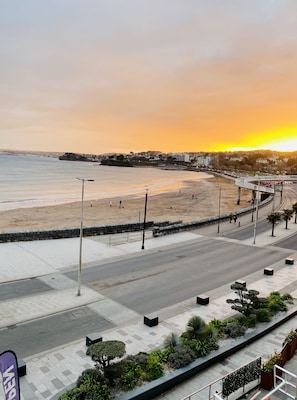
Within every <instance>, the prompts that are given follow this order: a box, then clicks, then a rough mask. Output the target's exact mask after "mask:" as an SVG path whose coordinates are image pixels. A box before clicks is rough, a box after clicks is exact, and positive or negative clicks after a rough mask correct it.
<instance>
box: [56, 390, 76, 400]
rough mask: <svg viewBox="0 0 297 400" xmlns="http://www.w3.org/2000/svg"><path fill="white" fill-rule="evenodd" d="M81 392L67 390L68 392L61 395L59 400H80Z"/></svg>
mask: <svg viewBox="0 0 297 400" xmlns="http://www.w3.org/2000/svg"><path fill="white" fill-rule="evenodd" d="M80 399H81V391H80V389H78V388H74V389H70V390H67V392H65V393H63V394H61V396H59V398H58V400H80Z"/></svg>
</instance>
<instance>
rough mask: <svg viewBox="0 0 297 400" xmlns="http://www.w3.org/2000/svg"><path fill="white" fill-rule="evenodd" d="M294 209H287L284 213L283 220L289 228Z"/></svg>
mask: <svg viewBox="0 0 297 400" xmlns="http://www.w3.org/2000/svg"><path fill="white" fill-rule="evenodd" d="M293 213H294V210H290V209H286V210H284V213H283V220H284V221H286V229H288V222H289V221H290V219H291V218H292V215H293Z"/></svg>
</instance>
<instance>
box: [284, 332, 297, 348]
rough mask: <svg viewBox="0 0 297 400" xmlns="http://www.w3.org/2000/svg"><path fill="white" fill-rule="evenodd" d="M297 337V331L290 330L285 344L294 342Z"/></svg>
mask: <svg viewBox="0 0 297 400" xmlns="http://www.w3.org/2000/svg"><path fill="white" fill-rule="evenodd" d="M296 338H297V332H296V331H293V330H292V331H290V332H289V333H288V334H287V336H286V337H285V340H284V342H283V346H284V345H285V344H292V343H293V342H294V340H295V339H296Z"/></svg>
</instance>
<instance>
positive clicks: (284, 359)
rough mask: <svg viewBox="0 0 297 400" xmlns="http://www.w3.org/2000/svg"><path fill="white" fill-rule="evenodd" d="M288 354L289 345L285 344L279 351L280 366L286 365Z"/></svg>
mask: <svg viewBox="0 0 297 400" xmlns="http://www.w3.org/2000/svg"><path fill="white" fill-rule="evenodd" d="M288 355H289V345H288V344H285V345H284V347H283V348H282V351H281V356H282V362H281V367H284V366H285V365H286V362H287V361H288Z"/></svg>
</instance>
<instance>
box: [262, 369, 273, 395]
mask: <svg viewBox="0 0 297 400" xmlns="http://www.w3.org/2000/svg"><path fill="white" fill-rule="evenodd" d="M260 386H261V388H262V389H265V390H270V389H271V388H273V371H271V372H265V371H263V370H262V371H261V382H260Z"/></svg>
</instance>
